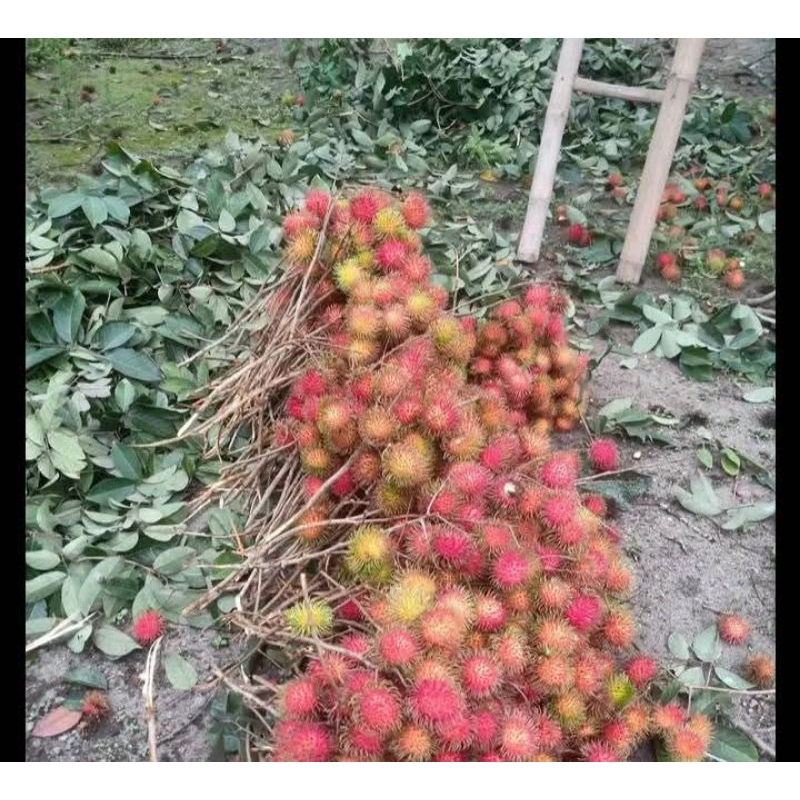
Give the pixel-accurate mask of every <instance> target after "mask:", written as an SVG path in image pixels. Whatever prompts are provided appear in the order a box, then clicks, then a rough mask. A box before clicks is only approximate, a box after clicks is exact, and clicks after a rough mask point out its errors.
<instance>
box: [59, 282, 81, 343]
mask: <svg viewBox="0 0 800 800" xmlns="http://www.w3.org/2000/svg"><path fill="white" fill-rule="evenodd" d="M85 308H86V298H85V297H84V296H83V295H82V294H81V293H80V292H79V291H77V289H76V290H73V291H72V292H71V293H70V294H65V295H62V297H61V299H60V300H59V301H58V302H57V303H56V304H55V305H54V306H53V328H54V329H55V332H56V334H57V335H58V338H59V339H61V341H62V342H68V343H71V342H74V341H75V337H76V336H77V335H78V328H79V327H80V324H81V317H82V316H83V311H84V309H85Z"/></svg>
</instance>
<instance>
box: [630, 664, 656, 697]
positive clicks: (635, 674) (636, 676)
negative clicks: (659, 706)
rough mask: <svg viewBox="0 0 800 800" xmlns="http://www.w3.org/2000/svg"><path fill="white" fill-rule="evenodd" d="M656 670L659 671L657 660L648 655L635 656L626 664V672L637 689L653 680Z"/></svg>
mask: <svg viewBox="0 0 800 800" xmlns="http://www.w3.org/2000/svg"><path fill="white" fill-rule="evenodd" d="M656 672H658V667H657V666H656V662H655V661H653V659H652V658H648V657H647V656H635V657H634V658H632V659H631V660H630V661H629V662H628V663H627V664H626V665H625V674H626V675H627V676H628V678H630V681H631V683H632V684H633V685H634V686H635V687H636V688H637V689H641V688H642V687H644V686H645V685H646V684H648V683H649V682H650V681H651V680H653V678H655V676H656Z"/></svg>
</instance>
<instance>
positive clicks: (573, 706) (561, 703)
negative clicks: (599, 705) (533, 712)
mask: <svg viewBox="0 0 800 800" xmlns="http://www.w3.org/2000/svg"><path fill="white" fill-rule="evenodd" d="M552 711H553V715H554V716H555V717H556V719H558V721H559V722H560V723H561V725H562V726H563V727H564V728H566V729H567V730H575V729H576V728H578V727H579V726H580V725H581V724H582V723H583V722H584V721H585V719H586V703H585V702H584V700H583V697H581V695H580V694H578V692H576V691H574V690H568V691H566V692H561V694H559V695H557V696H556V697H555V698H554V699H553V703H552Z"/></svg>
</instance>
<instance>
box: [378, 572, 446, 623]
mask: <svg viewBox="0 0 800 800" xmlns="http://www.w3.org/2000/svg"><path fill="white" fill-rule="evenodd" d="M435 596H436V581H435V580H434V579H433V578H432V577H431V576H430V575H428V574H427V573H425V572H419V571H416V570H411V571H409V572H406V573H404V574H403V575H401V576H399V577H398V578H397V580H396V581H395V583H394V585H393V586H392V587H391V588H390V589H389V591H388V594H387V596H386V604H387V606H386V609H387V614H388V616H389V618H390V619H392V620H393V621H394V622H399V623H403V624H405V625H410V624H411V623H413V622H416V621H417V620H418V619H419V618H420V617H421V616H422V615H423V614H424V613H425V612H426V611H427V610H428V609H429V608H431V606H432V605H433V602H434V598H435Z"/></svg>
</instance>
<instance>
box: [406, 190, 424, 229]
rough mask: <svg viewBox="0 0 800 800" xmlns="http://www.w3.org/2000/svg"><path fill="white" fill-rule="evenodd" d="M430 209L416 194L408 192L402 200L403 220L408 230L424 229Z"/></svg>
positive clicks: (420, 196)
mask: <svg viewBox="0 0 800 800" xmlns="http://www.w3.org/2000/svg"><path fill="white" fill-rule="evenodd" d="M429 217H430V208H429V206H428V203H427V202H426V201H425V198H424V197H423V196H422V195H421V194H419V193H418V192H410V193H409V194H408V195H406V197H405V199H404V200H403V218H404V219H405V221H406V225H408V227H409V228H414V229H419V228H424V227H425V226H426V225H427V224H428V219H429Z"/></svg>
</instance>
